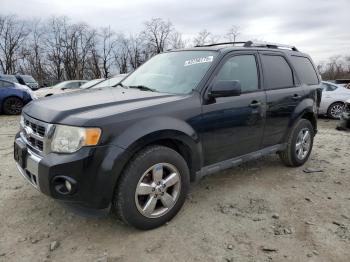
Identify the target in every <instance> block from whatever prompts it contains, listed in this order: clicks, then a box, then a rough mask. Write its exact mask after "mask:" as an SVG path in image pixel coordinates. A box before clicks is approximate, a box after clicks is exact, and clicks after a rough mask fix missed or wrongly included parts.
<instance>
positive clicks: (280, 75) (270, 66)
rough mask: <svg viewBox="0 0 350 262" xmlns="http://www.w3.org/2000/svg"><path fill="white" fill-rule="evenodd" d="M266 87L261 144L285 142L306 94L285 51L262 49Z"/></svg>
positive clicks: (268, 144)
mask: <svg viewBox="0 0 350 262" xmlns="http://www.w3.org/2000/svg"><path fill="white" fill-rule="evenodd" d="M259 54H260V60H261V63H262V69H263V75H264V88H265V90H266V99H267V102H266V104H267V108H266V124H265V131H264V139H263V143H262V146H263V147H268V146H272V145H276V144H279V143H281V142H283V139H284V135H285V133H286V132H287V129H288V128H289V122H290V120H291V118H292V114H293V112H294V110H295V108H296V107H297V106H298V104H299V103H300V102H301V101H302V99H303V96H304V89H303V86H302V85H300V84H299V82H298V80H297V78H296V74H295V72H294V70H293V67H292V66H291V64H290V62H289V60H288V59H287V57H286V56H285V55H284V53H282V52H272V51H260V52H259Z"/></svg>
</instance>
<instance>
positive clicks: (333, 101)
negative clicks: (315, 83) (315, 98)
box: [319, 81, 350, 119]
mask: <svg viewBox="0 0 350 262" xmlns="http://www.w3.org/2000/svg"><path fill="white" fill-rule="evenodd" d="M348 99H350V90H349V89H347V88H345V87H343V86H341V85H337V84H334V83H331V82H327V81H322V99H321V105H320V108H319V114H320V115H326V116H328V117H330V118H333V119H339V118H340V116H341V114H342V112H343V110H344V104H345V101H346V100H348Z"/></svg>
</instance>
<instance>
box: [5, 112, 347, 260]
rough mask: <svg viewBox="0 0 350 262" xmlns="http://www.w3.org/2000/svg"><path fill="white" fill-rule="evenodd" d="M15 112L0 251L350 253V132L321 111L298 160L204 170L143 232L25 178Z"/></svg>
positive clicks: (56, 254) (95, 255) (238, 256)
mask: <svg viewBox="0 0 350 262" xmlns="http://www.w3.org/2000/svg"><path fill="white" fill-rule="evenodd" d="M18 120H19V118H18V117H7V116H0V261H100V262H102V261H176V262H178V261H240V262H241V261H327V262H328V261H337V262H340V261H349V257H350V248H349V247H350V191H349V188H350V177H349V175H350V171H349V170H350V161H349V159H350V157H349V156H350V133H349V132H348V133H346V132H340V131H337V130H335V125H336V122H335V121H327V120H325V119H321V120H320V121H319V133H318V135H317V136H316V140H315V144H314V149H313V152H312V155H311V158H310V160H309V161H308V162H307V163H306V164H305V165H304V166H303V167H300V168H288V167H285V166H283V165H282V164H281V163H280V161H279V159H278V157H277V156H276V155H271V156H268V157H264V158H263V159H260V160H258V161H254V162H250V163H246V164H244V165H242V166H239V167H236V168H234V169H230V170H227V171H225V172H221V173H218V174H215V175H212V176H209V177H206V178H204V179H202V180H200V181H198V182H197V183H195V184H193V185H192V188H191V191H190V195H189V196H188V200H187V202H186V203H185V205H184V207H183V209H182V210H181V211H180V213H179V214H178V215H177V216H176V217H175V218H174V219H173V220H172V221H171V222H170V223H168V224H167V225H165V226H163V227H161V228H158V229H155V230H152V231H146V232H142V231H137V230H135V229H133V228H130V227H127V226H125V225H123V224H121V223H120V222H118V221H116V220H114V219H113V218H112V217H106V218H100V219H96V218H95V219H93V218H83V217H79V216H76V215H74V214H72V213H70V212H68V211H66V210H65V209H64V208H63V207H62V206H61V205H60V204H58V203H57V202H55V201H53V200H52V199H49V198H48V197H46V196H45V195H42V194H41V193H39V192H38V191H36V190H35V189H34V188H32V186H31V185H29V184H28V183H27V182H25V181H24V180H23V179H22V178H21V177H20V176H19V174H18V172H17V170H16V167H15V163H14V161H13V158H12V154H13V149H12V144H13V138H14V134H15V132H16V131H17V129H18ZM306 168H309V169H308V170H309V171H322V172H312V173H306V172H305V171H307V170H305V169H306Z"/></svg>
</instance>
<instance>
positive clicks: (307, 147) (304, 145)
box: [279, 119, 315, 167]
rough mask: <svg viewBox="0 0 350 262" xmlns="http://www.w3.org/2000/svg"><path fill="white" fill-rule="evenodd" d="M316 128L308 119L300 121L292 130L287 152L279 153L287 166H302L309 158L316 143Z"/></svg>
mask: <svg viewBox="0 0 350 262" xmlns="http://www.w3.org/2000/svg"><path fill="white" fill-rule="evenodd" d="M314 136H315V132H314V128H313V126H312V124H311V122H310V121H309V120H307V119H300V120H299V121H298V122H297V123H296V124H295V125H294V126H293V128H292V130H291V132H290V134H289V136H288V139H287V146H286V148H285V150H283V151H282V152H280V153H279V156H280V159H281V161H282V162H283V163H284V164H285V165H286V166H293V167H296V166H301V165H303V164H304V163H305V162H306V161H307V160H308V158H309V156H310V154H311V150H312V146H313V141H314Z"/></svg>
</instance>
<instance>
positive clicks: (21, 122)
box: [19, 115, 24, 130]
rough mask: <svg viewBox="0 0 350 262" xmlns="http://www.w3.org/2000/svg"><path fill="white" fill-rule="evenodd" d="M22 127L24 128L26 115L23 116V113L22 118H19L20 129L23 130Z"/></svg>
mask: <svg viewBox="0 0 350 262" xmlns="http://www.w3.org/2000/svg"><path fill="white" fill-rule="evenodd" d="M22 128H24V117H23V115H21V118H20V120H19V129H21V130H22Z"/></svg>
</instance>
